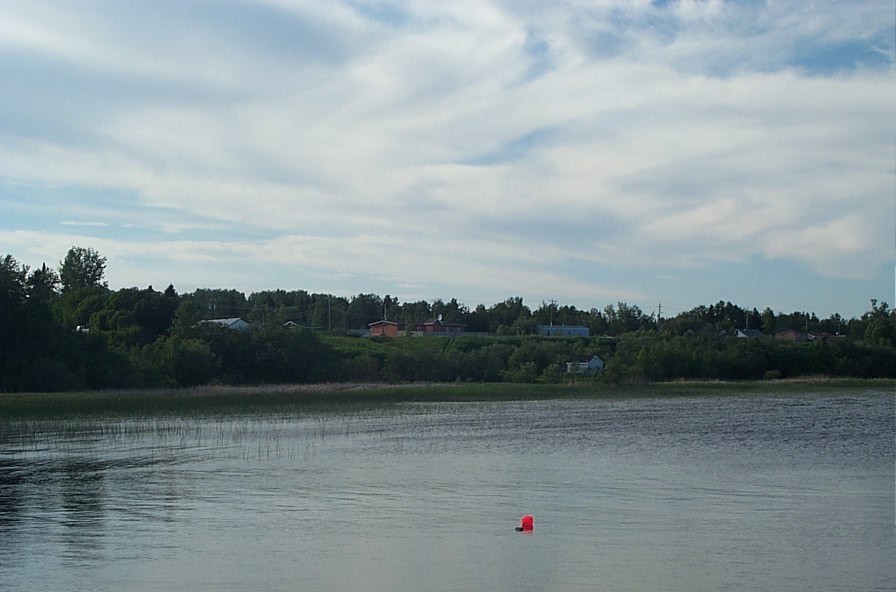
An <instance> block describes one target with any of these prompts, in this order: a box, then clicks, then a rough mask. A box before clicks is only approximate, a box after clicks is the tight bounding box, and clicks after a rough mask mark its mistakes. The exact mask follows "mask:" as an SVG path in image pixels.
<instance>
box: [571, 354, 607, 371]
mask: <svg viewBox="0 0 896 592" xmlns="http://www.w3.org/2000/svg"><path fill="white" fill-rule="evenodd" d="M603 369H604V361H603V360H601V359H600V358H599V357H598V356H597V355H592V356H576V357H574V358H572V359H571V360H569V361H568V362H566V372H567V374H587V375H588V376H591V375H592V374H594V373H596V372H603Z"/></svg>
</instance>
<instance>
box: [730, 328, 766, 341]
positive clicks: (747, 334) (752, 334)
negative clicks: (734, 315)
mask: <svg viewBox="0 0 896 592" xmlns="http://www.w3.org/2000/svg"><path fill="white" fill-rule="evenodd" d="M735 335H736V337H737V338H738V339H755V338H756V337H759V336H761V335H762V331H760V330H759V329H738V330H737V333H736V334H735Z"/></svg>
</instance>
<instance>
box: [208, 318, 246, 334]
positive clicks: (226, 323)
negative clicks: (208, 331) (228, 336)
mask: <svg viewBox="0 0 896 592" xmlns="http://www.w3.org/2000/svg"><path fill="white" fill-rule="evenodd" d="M202 322H203V323H205V324H207V325H218V326H219V327H224V328H226V329H234V330H238V331H240V330H243V329H248V328H249V323H247V322H246V321H244V320H243V319H241V318H239V317H235V318H232V319H210V320H208V321H202Z"/></svg>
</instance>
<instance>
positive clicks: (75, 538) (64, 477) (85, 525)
mask: <svg viewBox="0 0 896 592" xmlns="http://www.w3.org/2000/svg"><path fill="white" fill-rule="evenodd" d="M104 469H105V467H104V466H103V464H102V463H100V462H97V461H85V460H76V461H64V462H63V463H62V464H61V467H59V470H60V473H61V477H60V479H59V488H60V497H61V503H60V508H61V510H62V512H61V516H60V519H61V521H62V524H63V525H64V526H65V531H64V532H63V533H62V540H63V541H64V542H65V545H66V547H67V556H68V557H70V558H73V559H94V560H97V559H101V558H102V547H103V535H104V526H105V524H104V522H105V520H104V519H105V515H104V514H105V507H104V501H103V494H104V491H103V471H104Z"/></svg>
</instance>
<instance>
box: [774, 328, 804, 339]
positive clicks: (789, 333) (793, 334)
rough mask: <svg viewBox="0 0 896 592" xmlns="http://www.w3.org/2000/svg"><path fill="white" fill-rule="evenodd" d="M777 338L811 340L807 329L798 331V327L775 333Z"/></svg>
mask: <svg viewBox="0 0 896 592" xmlns="http://www.w3.org/2000/svg"><path fill="white" fill-rule="evenodd" d="M775 339H780V340H781V341H798V342H803V341H809V334H808V333H807V332H805V331H797V330H796V329H781V330H780V331H777V332H776V333H775Z"/></svg>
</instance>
